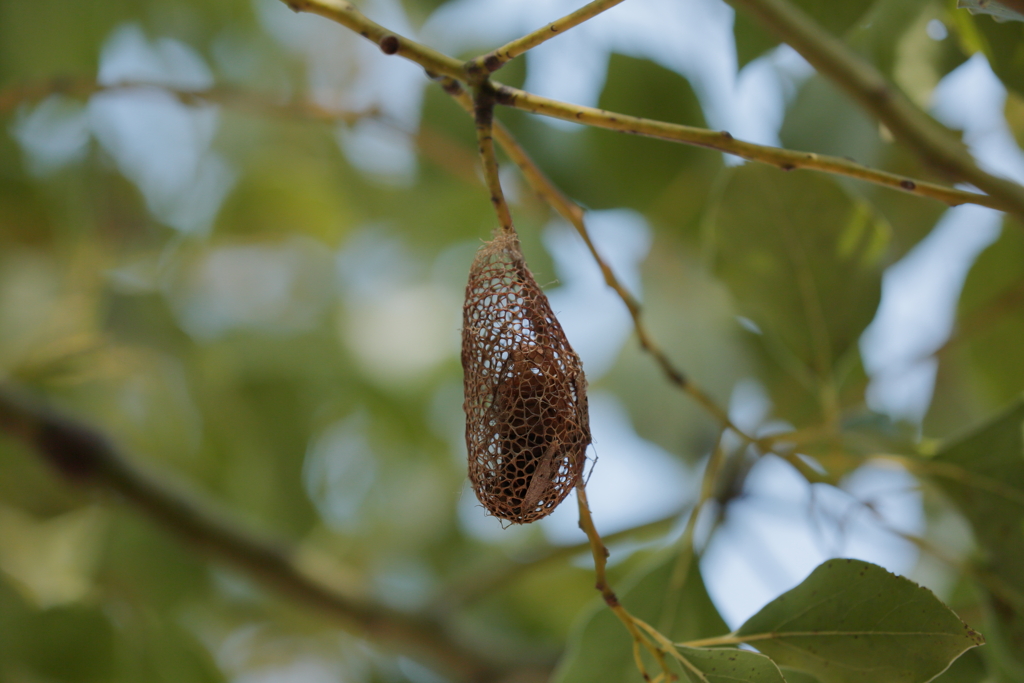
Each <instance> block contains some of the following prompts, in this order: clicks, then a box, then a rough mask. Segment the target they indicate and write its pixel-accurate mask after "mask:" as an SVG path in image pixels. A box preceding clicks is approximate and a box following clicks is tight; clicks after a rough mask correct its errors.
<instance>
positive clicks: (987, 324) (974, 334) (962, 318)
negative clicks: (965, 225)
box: [950, 221, 1024, 408]
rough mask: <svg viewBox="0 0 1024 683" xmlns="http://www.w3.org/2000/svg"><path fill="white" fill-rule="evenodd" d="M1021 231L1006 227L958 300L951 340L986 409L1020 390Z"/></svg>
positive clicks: (1023, 375)
mask: <svg viewBox="0 0 1024 683" xmlns="http://www.w3.org/2000/svg"><path fill="white" fill-rule="evenodd" d="M1022 303H1024V232H1022V231H1021V230H1020V229H1019V227H1018V226H1017V225H1016V223H1015V222H1012V221H1010V222H1008V223H1007V224H1006V225H1005V226H1004V228H1003V231H1002V234H1001V235H1000V237H999V239H998V240H996V241H995V242H993V243H992V244H991V245H990V246H989V247H988V248H987V249H985V251H983V252H982V253H981V254H980V255H979V256H978V259H977V260H976V261H975V262H974V265H973V266H972V267H971V270H970V272H969V273H968V275H967V280H966V281H965V282H964V289H963V292H962V293H961V295H960V303H959V305H958V312H957V330H956V333H955V335H954V337H953V338H952V340H951V341H950V344H952V345H954V346H962V347H964V348H965V349H966V352H967V354H968V355H969V358H970V365H971V369H972V370H973V376H972V380H973V382H974V384H975V386H976V388H977V389H979V390H981V392H982V395H983V397H984V399H985V403H986V405H987V406H988V407H989V408H991V407H994V406H1001V405H1005V404H1006V402H1007V401H1011V400H1013V399H1014V398H1015V397H1016V396H1017V395H1018V394H1020V392H1021V390H1022V389H1024V356H1022V355H1021V354H1020V353H1018V351H1019V349H1020V348H1021V345H1022V344H1024V306H1022Z"/></svg>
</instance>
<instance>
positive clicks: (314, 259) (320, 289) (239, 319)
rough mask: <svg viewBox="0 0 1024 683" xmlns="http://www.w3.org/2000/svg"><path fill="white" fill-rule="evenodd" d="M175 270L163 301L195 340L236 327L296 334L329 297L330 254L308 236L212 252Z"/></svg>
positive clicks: (312, 320)
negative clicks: (167, 299) (166, 297)
mask: <svg viewBox="0 0 1024 683" xmlns="http://www.w3.org/2000/svg"><path fill="white" fill-rule="evenodd" d="M179 267H180V268H182V269H183V270H182V272H181V273H179V274H178V276H177V277H172V282H171V284H170V286H169V292H168V298H169V299H170V301H171V305H172V308H173V309H174V311H175V313H176V314H177V315H178V319H179V320H180V322H181V325H182V327H183V328H184V329H185V330H186V331H188V332H189V334H191V335H193V336H194V337H196V338H197V339H203V340H205V339H216V338H217V337H219V336H221V335H223V334H225V333H226V332H228V331H230V330H233V329H238V328H243V329H245V328H247V329H256V330H261V331H263V332H265V333H272V334H291V333H295V332H301V331H303V330H307V329H309V328H311V327H312V326H313V325H315V324H316V321H317V320H318V318H319V316H320V315H321V314H322V313H323V311H324V309H325V308H326V306H327V304H328V303H329V301H330V299H331V295H332V291H331V287H330V281H331V270H330V255H329V254H328V253H327V251H326V250H325V249H324V247H323V245H321V244H320V243H319V242H316V241H314V240H311V239H308V238H293V239H290V240H288V241H286V242H284V243H282V244H280V245H262V244H257V245H240V246H230V247H220V248H216V249H211V250H209V251H208V252H206V253H204V254H202V255H200V256H199V257H197V258H196V259H195V260H193V261H184V262H182V264H181V265H180V266H179Z"/></svg>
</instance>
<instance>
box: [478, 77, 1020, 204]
mask: <svg viewBox="0 0 1024 683" xmlns="http://www.w3.org/2000/svg"><path fill="white" fill-rule="evenodd" d="M495 91H496V94H497V101H498V104H503V105H506V106H509V107H515V108H516V109H522V110H524V111H528V112H532V113H534V114H540V115H542V116H550V117H552V118H556V119H562V120H563V121H571V122H574V123H579V124H584V125H588V126H594V127H597V128H605V129H608V130H615V131H619V132H621V133H630V134H633V135H641V136H644V137H650V138H657V139H659V140H668V141H670V142H680V143H683V144H686V145H693V146H695V147H705V148H707V149H715V150H718V151H720V152H726V153H728V154H734V155H736V156H738V157H741V158H743V159H746V160H748V161H759V162H761V163H764V164H769V165H772V166H777V167H779V168H781V169H783V170H785V171H791V170H793V169H797V168H804V169H810V170H814V171H823V172H825V173H833V174H835V175H841V176H846V177H848V178H856V179H857V180H864V181H867V182H870V183H875V184H876V185H881V186H883V187H888V188H891V189H894V190H901V191H903V192H907V193H910V194H914V195H917V196H919V197H928V198H930V199H936V200H938V201H940V202H943V203H944V204H948V205H949V206H959V205H961V204H978V205H979V206H987V207H989V208H991V209H999V210H1001V211H1013V210H1016V206H1015V204H1014V203H1013V202H1011V201H1009V200H1007V199H1005V198H1003V197H995V196H988V195H983V194H978V193H976V192H966V191H964V190H957V189H954V188H951V187H945V186H943V185H938V184H936V183H930V182H926V181H923V180H915V179H913V178H908V177H906V176H902V175H898V174H896V173H889V172H888V171H880V170H877V169H873V168H868V167H867V166H862V165H861V164H858V163H857V162H855V161H850V160H849V159H843V158H840V157H833V156H827V155H824V154H815V153H813V152H797V151H793V150H789V149H782V148H779V147H770V146H768V145H758V144H754V143H753V142H745V141H743V140H737V139H736V138H734V137H733V136H732V135H730V134H729V133H728V132H726V131H713V130H707V129H704V128H694V127H693V126H684V125H681V124H678V123H666V122H664V121H655V120H653V119H645V118H642V117H638V116H629V115H627V114H619V113H616V112H609V111H605V110H604V109H597V108H595V107H585V106H583V105H578V104H568V103H565V102H560V101H558V100H553V99H550V98H547V97H541V96H540V95H534V94H533V93H528V92H526V91H525V90H520V89H519V88H512V87H510V86H507V85H501V84H498V83H495Z"/></svg>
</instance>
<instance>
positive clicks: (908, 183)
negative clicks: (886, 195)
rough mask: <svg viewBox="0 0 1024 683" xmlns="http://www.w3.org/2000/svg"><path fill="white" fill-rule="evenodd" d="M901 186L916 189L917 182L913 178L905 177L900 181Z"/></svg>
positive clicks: (906, 188) (905, 188)
mask: <svg viewBox="0 0 1024 683" xmlns="http://www.w3.org/2000/svg"><path fill="white" fill-rule="evenodd" d="M900 187H902V188H903V189H904V190H916V189H917V183H915V182H914V181H913V180H907V179H903V180H901V181H900Z"/></svg>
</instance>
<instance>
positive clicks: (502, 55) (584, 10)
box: [466, 0, 622, 77]
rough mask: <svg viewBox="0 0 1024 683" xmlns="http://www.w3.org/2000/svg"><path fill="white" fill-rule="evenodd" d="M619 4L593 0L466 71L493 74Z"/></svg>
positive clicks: (616, 0) (480, 59)
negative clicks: (522, 55) (517, 58)
mask: <svg viewBox="0 0 1024 683" xmlns="http://www.w3.org/2000/svg"><path fill="white" fill-rule="evenodd" d="M620 2H622V0H593V2H590V3H588V4H586V5H584V6H583V7H581V8H579V9H578V10H576V11H575V12H572V13H571V14H567V15H566V16H564V17H562V18H561V19H557V20H556V21H553V22H551V23H550V24H547V25H545V26H543V27H542V28H539V29H537V30H536V31H533V32H532V33H529V34H527V35H525V36H523V37H522V38H517V39H516V40H513V41H512V42H510V43H506V44H505V45H502V46H501V47H499V48H496V49H494V50H491V51H490V52H488V53H486V54H483V55H480V56H479V57H477V58H476V59H473V60H471V61H469V62H467V64H466V70H467V71H468V72H470V73H471V74H482V75H484V77H486V75H487V74H492V73H494V72H495V71H497V70H498V69H500V68H501V67H503V66H505V65H506V64H508V63H509V62H510V61H512V60H513V59H515V58H516V57H518V56H519V55H521V54H523V53H524V52H526V51H527V50H531V49H533V48H535V47H537V46H538V45H540V44H541V43H544V42H546V41H548V40H551V39H552V38H554V37H555V36H558V35H561V34H562V33H565V32H566V31H568V30H569V29H571V28H573V27H574V26H579V25H580V24H582V23H583V22H584V21H587V20H588V19H591V18H593V17H596V16H597V15H598V14H600V13H601V12H604V11H605V10H609V9H611V8H612V7H615V6H616V5H618V4H619V3H620Z"/></svg>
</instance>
